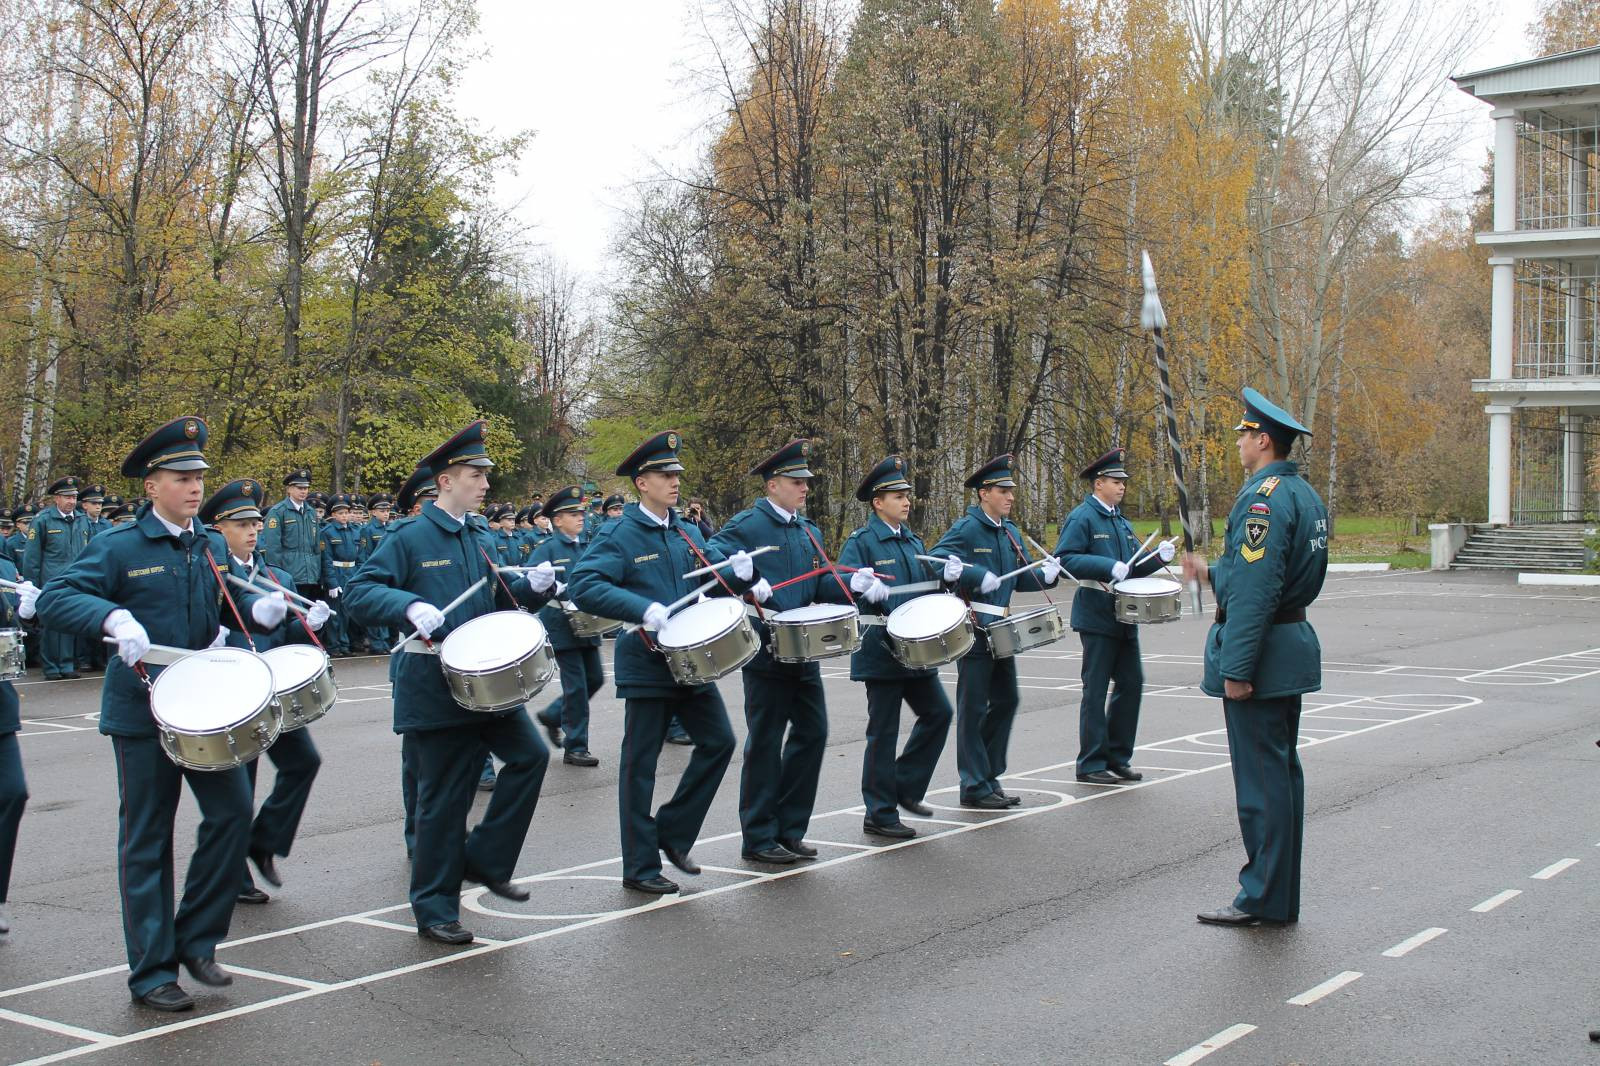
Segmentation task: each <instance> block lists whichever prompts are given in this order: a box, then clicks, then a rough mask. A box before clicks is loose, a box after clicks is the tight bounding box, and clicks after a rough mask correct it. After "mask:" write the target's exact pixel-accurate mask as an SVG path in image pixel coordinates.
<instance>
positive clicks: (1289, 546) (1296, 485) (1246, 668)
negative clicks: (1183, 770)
mask: <svg viewBox="0 0 1600 1066" xmlns="http://www.w3.org/2000/svg"><path fill="white" fill-rule="evenodd" d="M1244 403H1245V413H1244V417H1243V418H1242V419H1241V420H1240V421H1239V424H1238V425H1237V426H1235V427H1234V429H1235V430H1236V431H1238V434H1239V460H1240V462H1241V463H1242V464H1243V466H1244V468H1245V470H1246V471H1247V472H1248V474H1249V476H1248V477H1247V478H1246V479H1245V483H1244V488H1242V489H1240V490H1239V495H1238V496H1237V497H1236V498H1235V499H1234V501H1233V509H1232V510H1231V511H1229V512H1228V524H1227V528H1226V530H1225V531H1224V534H1223V545H1222V556H1221V558H1219V559H1218V560H1217V562H1216V564H1215V565H1214V566H1210V567H1207V565H1206V561H1205V559H1204V558H1203V557H1201V556H1198V555H1186V556H1185V557H1184V573H1185V575H1186V576H1190V577H1195V578H1197V579H1199V580H1201V581H1209V582H1210V584H1211V588H1212V591H1213V592H1214V593H1215V594H1216V599H1217V617H1216V621H1215V623H1214V624H1213V625H1212V627H1211V632H1210V633H1209V634H1208V635H1207V636H1206V648H1205V673H1204V675H1203V679H1202V681H1201V683H1200V687H1201V689H1202V690H1204V691H1205V693H1206V695H1208V696H1220V697H1222V710H1223V714H1224V715H1225V716H1226V718H1227V723H1228V755H1229V758H1230V759H1231V760H1232V762H1233V788H1234V792H1235V794H1236V798H1237V801H1238V807H1239V832H1240V835H1241V836H1242V837H1243V838H1244V849H1245V855H1246V856H1247V861H1246V862H1245V864H1244V868H1243V869H1242V870H1240V871H1239V894H1238V895H1237V896H1236V897H1234V900H1233V902H1232V903H1231V904H1229V905H1228V906H1226V907H1221V908H1219V909H1217V910H1214V911H1205V912H1202V913H1201V914H1199V915H1196V917H1198V918H1199V919H1200V920H1201V921H1202V922H1207V923H1210V924H1213V925H1256V924H1258V923H1260V922H1272V923H1282V922H1293V921H1298V920H1299V918H1300V844H1301V838H1302V835H1303V833H1304V829H1305V776H1304V774H1303V773H1302V772H1301V769H1300V756H1299V755H1298V754H1297V752H1296V750H1295V747H1296V743H1297V742H1298V740H1299V736H1300V700H1301V697H1302V696H1303V695H1304V694H1305V693H1307V692H1315V691H1317V690H1318V689H1319V688H1321V687H1322V645H1321V644H1320V643H1318V641H1317V633H1316V630H1314V629H1312V628H1311V623H1310V622H1308V621H1306V608H1307V607H1309V606H1310V605H1311V602H1312V601H1313V600H1315V599H1316V598H1317V593H1319V592H1320V591H1321V590H1322V581H1323V578H1324V577H1326V576H1327V572H1328V511H1327V508H1326V507H1324V506H1323V504H1322V500H1321V498H1320V497H1319V496H1318V495H1317V492H1316V490H1315V489H1313V488H1312V487H1311V486H1310V485H1309V484H1308V483H1307V482H1306V481H1305V479H1304V478H1302V477H1301V476H1300V471H1299V468H1298V467H1297V466H1296V465H1295V464H1294V463H1292V462H1290V461H1289V453H1290V451H1291V450H1292V449H1293V448H1294V439H1295V437H1296V436H1298V435H1299V434H1301V433H1304V434H1306V435H1307V436H1309V435H1310V433H1311V431H1310V430H1309V429H1307V428H1306V427H1305V426H1303V425H1301V424H1300V423H1299V422H1297V421H1296V420H1295V419H1294V418H1293V417H1292V416H1291V415H1290V414H1289V413H1288V412H1287V411H1285V410H1284V409H1283V408H1281V407H1279V406H1278V405H1277V404H1274V403H1272V402H1271V401H1270V400H1268V399H1267V398H1266V397H1265V396H1263V395H1261V394H1260V393H1259V392H1257V391H1256V390H1255V389H1250V388H1247V389H1245V390H1244Z"/></svg>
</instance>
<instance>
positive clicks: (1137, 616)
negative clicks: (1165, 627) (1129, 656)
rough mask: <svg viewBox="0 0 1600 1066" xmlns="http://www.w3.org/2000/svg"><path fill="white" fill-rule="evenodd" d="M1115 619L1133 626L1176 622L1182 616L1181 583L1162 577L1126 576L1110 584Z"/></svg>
mask: <svg viewBox="0 0 1600 1066" xmlns="http://www.w3.org/2000/svg"><path fill="white" fill-rule="evenodd" d="M1111 590H1112V591H1113V592H1114V593H1116V597H1117V602H1116V611H1117V621H1119V622H1130V623H1132V624H1134V625H1153V624H1155V623H1157V622H1176V621H1177V620H1178V619H1179V618H1180V617H1181V616H1182V615H1183V586H1182V585H1180V584H1178V583H1177V582H1176V581H1168V580H1167V579H1166V578H1164V577H1130V578H1129V579H1128V580H1126V581H1122V582H1119V583H1117V584H1116V585H1113V586H1112V588H1111Z"/></svg>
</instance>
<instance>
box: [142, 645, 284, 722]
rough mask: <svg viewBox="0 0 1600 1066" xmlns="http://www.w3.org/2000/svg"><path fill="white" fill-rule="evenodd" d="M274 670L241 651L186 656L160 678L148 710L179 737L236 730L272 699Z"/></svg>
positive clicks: (217, 651)
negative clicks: (235, 727) (186, 734)
mask: <svg viewBox="0 0 1600 1066" xmlns="http://www.w3.org/2000/svg"><path fill="white" fill-rule="evenodd" d="M274 691H275V690H274V689H273V687H272V668H271V667H270V666H268V665H267V661H266V660H265V659H263V658H262V657H261V656H259V655H257V654H256V653H255V652H252V651H246V650H244V649H243V648H212V649H210V650H209V651H197V652H195V653H194V654H193V655H185V656H184V657H183V658H181V659H179V660H178V661H177V662H175V663H173V664H172V665H171V666H169V667H167V668H166V669H164V670H162V671H161V673H160V674H158V675H156V680H155V683H154V685H153V686H152V692H151V695H150V707H151V711H152V713H153V714H154V715H155V717H156V721H158V722H160V723H161V724H162V725H165V726H168V727H170V728H171V729H173V730H174V731H175V732H179V733H190V734H193V733H210V732H214V731H216V730H219V729H227V728H228V727H229V726H234V725H238V724H239V723H240V722H243V721H245V720H246V719H248V718H249V717H250V716H251V715H253V714H255V713H256V712H257V711H259V710H260V709H261V708H262V706H263V705H264V704H266V702H267V701H268V700H270V699H272V695H273V692H274Z"/></svg>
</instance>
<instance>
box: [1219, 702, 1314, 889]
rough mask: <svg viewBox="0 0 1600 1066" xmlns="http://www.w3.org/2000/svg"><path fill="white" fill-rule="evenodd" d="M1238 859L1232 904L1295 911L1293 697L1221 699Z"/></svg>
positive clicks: (1298, 782)
mask: <svg viewBox="0 0 1600 1066" xmlns="http://www.w3.org/2000/svg"><path fill="white" fill-rule="evenodd" d="M1222 710H1223V714H1224V715H1225V716H1226V718H1227V722H1228V755H1229V757H1230V758H1231V759H1232V760H1233V789H1234V793H1235V797H1236V802H1237V804H1238V808H1239V833H1240V835H1241V836H1243V837H1244V852H1245V855H1246V862H1245V864H1244V868H1243V869H1241V870H1240V871H1239V895H1238V896H1237V898H1235V899H1234V901H1233V905H1234V906H1235V907H1238V908H1239V909H1240V910H1242V911H1248V912H1249V913H1251V914H1256V915H1260V916H1261V917H1263V918H1270V919H1273V920H1275V921H1295V920H1297V919H1298V918H1299V917H1300V844H1301V840H1302V838H1303V837H1304V834H1305V820H1306V779H1305V774H1304V773H1303V772H1302V771H1301V769H1300V755H1299V753H1298V752H1297V751H1296V744H1297V742H1298V740H1299V737H1300V697H1299V696H1282V697H1279V698H1277V699H1264V700H1242V701H1241V700H1228V699H1225V700H1223V701H1222Z"/></svg>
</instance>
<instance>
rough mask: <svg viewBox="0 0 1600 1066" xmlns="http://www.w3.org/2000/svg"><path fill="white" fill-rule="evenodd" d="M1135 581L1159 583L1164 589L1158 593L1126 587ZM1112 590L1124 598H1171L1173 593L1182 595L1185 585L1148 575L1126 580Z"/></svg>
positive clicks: (1168, 578)
mask: <svg viewBox="0 0 1600 1066" xmlns="http://www.w3.org/2000/svg"><path fill="white" fill-rule="evenodd" d="M1135 581H1149V582H1158V583H1160V584H1161V585H1163V586H1164V587H1163V588H1162V589H1161V590H1160V591H1157V590H1156V589H1154V588H1147V589H1132V588H1126V587H1124V586H1127V585H1131V584H1133V583H1134V582H1135ZM1111 589H1112V591H1113V592H1116V593H1117V594H1119V595H1122V596H1170V595H1172V594H1173V593H1182V592H1183V585H1182V584H1180V583H1179V582H1177V581H1174V580H1172V579H1171V578H1170V577H1153V576H1150V575H1146V576H1144V577H1130V578H1124V579H1123V580H1121V581H1119V582H1117V583H1116V584H1115V585H1112V586H1111Z"/></svg>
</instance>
